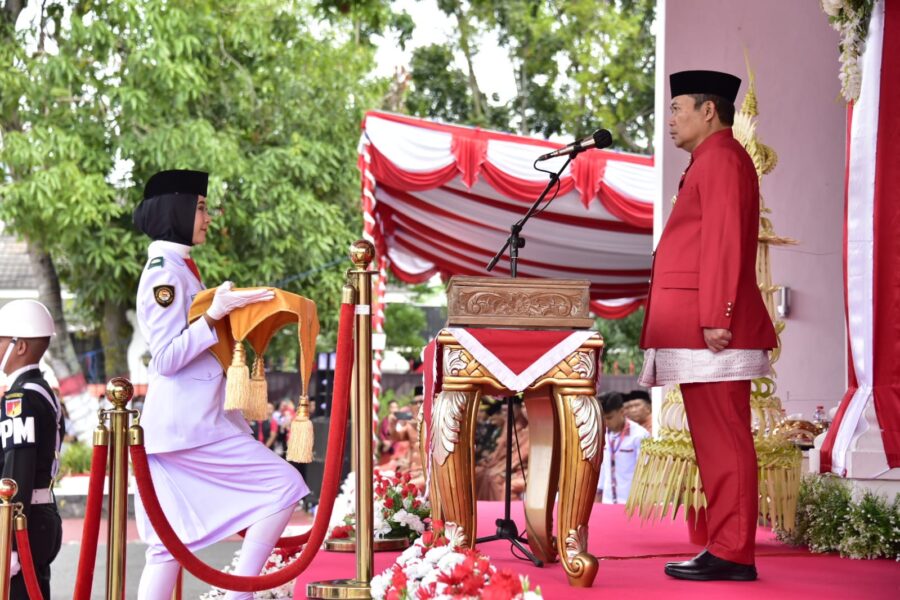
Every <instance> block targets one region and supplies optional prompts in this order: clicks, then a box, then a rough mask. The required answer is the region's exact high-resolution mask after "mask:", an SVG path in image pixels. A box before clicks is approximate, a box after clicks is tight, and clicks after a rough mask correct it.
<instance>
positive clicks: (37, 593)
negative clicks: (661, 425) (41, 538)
mask: <svg viewBox="0 0 900 600" xmlns="http://www.w3.org/2000/svg"><path fill="white" fill-rule="evenodd" d="M16 545H17V546H16V547H17V548H18V551H19V564H20V565H22V576H23V577H24V578H25V589H27V590H28V597H29V598H30V599H31V600H44V596H43V594H41V586H40V585H39V584H38V578H37V573H35V571H34V559H32V558H31V541H30V540H29V539H28V529H16Z"/></svg>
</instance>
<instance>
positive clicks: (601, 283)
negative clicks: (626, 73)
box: [359, 111, 654, 318]
mask: <svg viewBox="0 0 900 600" xmlns="http://www.w3.org/2000/svg"><path fill="white" fill-rule="evenodd" d="M559 147H561V144H557V143H554V142H548V141H545V140H536V139H532V138H525V137H520V136H515V135H509V134H504V133H498V132H493V131H486V130H482V129H478V128H470V127H461V126H454V125H444V124H440V123H434V122H431V121H426V120H422V119H416V118H412V117H406V116H401V115H395V114H390V113H383V112H378V111H371V112H369V113H367V114H366V117H365V120H364V121H363V133H362V139H361V141H360V146H359V150H360V151H359V167H360V171H361V173H362V203H363V210H364V219H365V231H366V236H367V237H371V239H372V240H373V241H374V243H375V245H376V249H377V250H378V254H379V257H384V259H382V260H384V262H380V263H379V270H386V269H387V268H390V269H391V271H392V272H393V273H394V274H395V275H396V276H397V277H398V278H399V279H401V280H403V281H405V282H408V283H420V282H423V281H426V280H428V279H429V278H431V277H432V276H433V275H435V274H438V273H440V274H441V275H443V276H444V277H445V278H446V277H449V276H451V275H456V274H460V275H476V276H491V275H494V276H498V277H507V276H509V268H508V262H507V261H505V260H504V261H501V262H500V264H499V265H498V266H497V268H496V269H495V270H494V271H493V272H492V273H488V272H486V271H485V270H484V269H485V265H486V264H487V263H488V261H489V260H490V258H491V257H492V256H493V254H494V253H495V252H496V251H497V250H498V249H499V248H500V246H502V245H503V242H504V240H505V239H506V237H507V235H508V234H509V226H510V225H511V224H512V223H513V222H514V221H516V220H517V219H518V218H520V217H521V216H522V215H523V214H524V213H525V211H526V210H527V209H528V206H529V205H530V204H531V202H533V201H534V199H535V198H537V197H538V195H539V194H540V192H541V191H542V190H543V188H544V186H545V184H546V182H547V180H548V175H547V174H545V173H541V172H538V171H535V170H534V169H533V168H532V163H533V162H534V159H535V158H537V157H538V156H539V155H541V154H544V153H545V152H547V150H548V149H556V148H559ZM563 160H564V159H559V158H558V159H553V160H550V161H547V162H545V163H543V166H544V168H546V169H547V170H552V171H556V170H557V169H558V168H559V167H560V166H562V161H563ZM653 196H654V166H653V158H652V157H649V156H639V155H634V154H627V153H620V152H612V151H605V150H594V149H592V150H589V151H587V152H585V153H583V154H581V155H579V156H578V157H577V158H576V159H575V160H574V161H573V163H572V164H571V165H570V168H568V169H567V170H566V171H565V172H564V173H563V176H562V178H561V179H560V190H559V195H558V197H557V198H556V199H555V200H554V201H553V202H552V203H551V204H550V205H549V207H548V208H547V209H546V210H545V211H543V212H541V213H540V215H539V216H537V217H536V218H534V219H532V220H531V221H529V223H528V224H527V225H526V227H525V229H524V231H523V237H525V239H526V241H527V245H526V246H525V248H523V249H522V251H521V252H520V260H519V275H520V276H522V277H545V278H561V279H587V280H589V281H590V283H591V286H590V293H591V308H592V309H593V311H594V312H595V313H596V314H598V315H599V316H601V317H604V318H622V317H624V316H626V315H628V314H630V313H631V312H633V311H634V310H636V309H637V308H638V307H640V306H641V305H642V304H643V301H644V298H645V297H646V294H647V289H648V279H649V277H650V260H651V257H650V251H651V249H652V230H653ZM376 301H379V299H378V298H377V295H376ZM376 310H377V309H376Z"/></svg>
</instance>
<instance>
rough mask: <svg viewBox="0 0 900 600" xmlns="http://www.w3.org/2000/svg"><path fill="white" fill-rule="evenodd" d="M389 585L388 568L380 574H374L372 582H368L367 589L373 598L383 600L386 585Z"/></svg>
mask: <svg viewBox="0 0 900 600" xmlns="http://www.w3.org/2000/svg"><path fill="white" fill-rule="evenodd" d="M390 585H391V570H390V569H388V570H387V571H385V572H384V573H382V574H381V575H376V576H375V577H373V578H372V583H370V584H369V589H370V590H371V592H372V599H373V600H383V599H384V596H385V594H387V591H388V586H390Z"/></svg>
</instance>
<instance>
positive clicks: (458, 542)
mask: <svg viewBox="0 0 900 600" xmlns="http://www.w3.org/2000/svg"><path fill="white" fill-rule="evenodd" d="M444 535H445V536H447V542H448V545H450V546H452V547H454V548H460V547H462V546H464V545H465V539H466V535H465V533H463V528H462V527H460V526H459V525H457V524H456V523H453V522H448V523H446V524H445V525H444Z"/></svg>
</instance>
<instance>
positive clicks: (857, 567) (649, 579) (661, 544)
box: [294, 502, 900, 600]
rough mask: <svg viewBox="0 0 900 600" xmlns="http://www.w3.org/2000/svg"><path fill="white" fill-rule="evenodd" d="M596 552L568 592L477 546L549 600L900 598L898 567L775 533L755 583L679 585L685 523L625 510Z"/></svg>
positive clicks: (614, 512)
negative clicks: (588, 571) (647, 520)
mask: <svg viewBox="0 0 900 600" xmlns="http://www.w3.org/2000/svg"><path fill="white" fill-rule="evenodd" d="M502 514H503V505H502V503H500V502H479V503H478V533H479V535H481V536H487V535H490V534H492V533H494V531H495V529H496V526H495V525H494V521H495V520H496V519H497V518H498V517H500V516H502ZM512 517H513V519H515V521H516V523H517V524H518V525H519V526H520V527H521V528H524V524H525V518H524V516H523V513H522V509H521V503H513V511H512ZM590 525H591V528H590V531H591V540H590V546H589V547H590V551H591V553H593V554H594V555H595V556H598V557H600V570H599V572H598V574H597V579H596V580H595V581H594V586H593V587H592V588H589V589H578V588H571V587H569V585H568V583H567V580H566V576H565V572H564V571H563V569H562V566H561V565H560V564H559V563H554V564H551V565H548V566H545V567H544V568H540V569H539V568H536V567H534V566H532V564H531V563H530V562H527V561H522V560H518V559H516V558H515V557H514V556H512V554H510V551H509V547H510V545H509V543H508V542H502V541H499V542H490V543H487V544H481V545H479V546H478V548H479V550H481V551H482V552H484V553H486V554H488V555H489V556H490V557H491V559H492V561H493V563H494V565H496V566H497V568H500V569H509V570H511V571H513V572H518V573H521V574H523V575H527V576H528V578H529V579H530V580H531V583H532V586H534V585H539V586H541V590H542V591H543V594H544V598H548V599H552V600H555V599H557V598H567V594H568V595H571V594H572V593H577V594H578V597H579V598H585V599H587V598H638V597H639V598H641V599H642V600H649V599H654V598H660V599H666V600H676V599H678V598H691V599H695V600H696V599H698V598H727V599H728V600H733V599H744V598H746V599H756V598H767V599H770V600H776V599H779V598H814V599H815V600H825V599H830V598H835V599H838V598H839V599H842V600H843V599H847V598H865V599H867V600H876V599H880V598H891V599H897V598H900V564H898V563H896V562H894V561H892V560H887V559H885V560H866V561H863V560H851V559H846V558H841V557H840V556H838V555H836V554H811V553H810V552H808V551H807V550H805V549H803V548H795V547H792V546H786V545H784V544H782V543H780V542H778V541H776V540H775V536H774V535H773V534H772V532H771V531H770V530H768V529H763V528H760V529H758V530H757V535H756V541H757V546H756V557H757V559H756V566H757V569H758V570H759V580H758V581H755V582H689V581H678V580H674V579H671V578H670V577H667V576H666V575H665V574H664V573H663V566H664V565H665V563H666V562H667V561H671V560H686V559H687V558H690V557H692V556H694V555H696V554H697V553H698V552H699V551H700V550H702V548H699V547H698V546H694V545H692V544H691V543H690V542H689V541H688V538H687V528H686V525H685V523H684V521H683V519H682V517H681V515H679V517H678V519H677V520H675V521H672V520H669V519H667V520H665V521H663V522H660V523H654V524H652V525H651V524H645V525H643V526H642V525H641V524H640V522H639V521H638V520H628V519H627V518H626V517H625V513H624V507H622V506H612V505H603V504H597V505H595V506H594V511H593V514H592V515H591V523H590ZM397 555H398V553H396V552H392V553H377V554H376V555H375V572H376V573H381V572H382V571H383V570H384V569H386V568H388V567H389V566H390V565H391V564H393V562H394V560H395V558H396V557H397ZM355 568H356V567H355V558H354V555H353V554H341V553H335V552H324V551H323V552H322V553H320V555H319V556H317V557H316V559H315V560H314V561H313V567H312V568H311V569H310V571H308V572H307V573H305V574H303V575H301V576H300V578H299V579H298V580H297V587H296V588H295V590H296V591H295V594H294V597H295V598H298V599H299V598H305V597H306V584H307V583H308V582H310V581H322V580H326V579H340V578H348V577H353V576H354V574H355Z"/></svg>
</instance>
